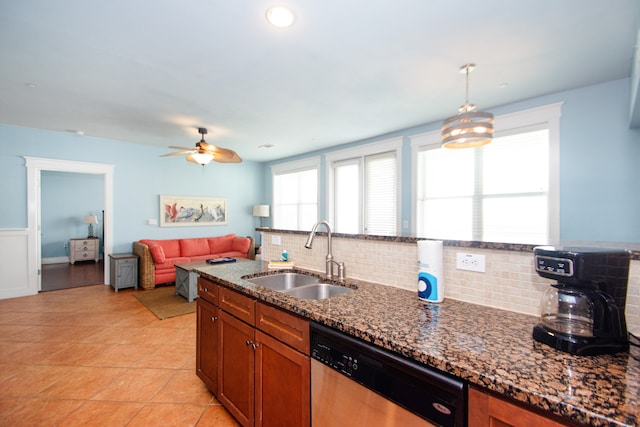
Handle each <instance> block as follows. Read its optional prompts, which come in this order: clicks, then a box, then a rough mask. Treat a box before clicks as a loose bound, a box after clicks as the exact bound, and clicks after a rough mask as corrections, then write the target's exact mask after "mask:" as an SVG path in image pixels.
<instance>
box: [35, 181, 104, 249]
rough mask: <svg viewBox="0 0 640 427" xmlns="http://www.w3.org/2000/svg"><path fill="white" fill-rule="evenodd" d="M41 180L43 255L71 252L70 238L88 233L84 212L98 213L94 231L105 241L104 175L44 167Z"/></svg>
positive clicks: (82, 236)
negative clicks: (53, 169) (103, 220)
mask: <svg viewBox="0 0 640 427" xmlns="http://www.w3.org/2000/svg"><path fill="white" fill-rule="evenodd" d="M40 181H41V186H40V189H41V190H40V193H41V197H40V200H41V208H40V211H41V214H40V216H41V221H40V224H41V231H40V235H41V242H42V258H56V257H65V256H69V249H68V248H69V247H68V244H69V239H72V238H85V237H87V236H88V234H89V228H88V225H87V224H85V223H84V216H85V215H89V214H94V215H96V216H97V217H98V221H99V224H96V225H94V232H93V234H94V236H95V237H98V238H100V239H101V241H102V210H103V209H104V177H103V176H102V175H93V174H84V173H66V172H53V171H42V176H41V180H40ZM65 244H66V245H67V246H65Z"/></svg>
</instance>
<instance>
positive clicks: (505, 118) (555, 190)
mask: <svg viewBox="0 0 640 427" xmlns="http://www.w3.org/2000/svg"><path fill="white" fill-rule="evenodd" d="M562 105H563V102H558V103H554V104H549V105H544V106H541V107H537V108H531V109H528V110H522V111H517V112H514V113H508V114H503V115H500V116H496V117H495V125H494V135H495V136H496V137H500V136H504V135H509V134H512V133H514V131H517V130H518V129H520V128H530V127H533V126H536V125H544V126H545V127H547V128H548V129H549V194H548V201H549V211H548V218H547V219H548V224H549V240H550V241H549V242H548V243H557V242H559V241H560V117H561V116H562ZM441 138H442V136H441V132H440V130H437V131H431V132H425V133H420V134H416V135H411V136H409V141H410V143H411V229H412V230H416V229H417V228H416V227H417V218H416V206H417V205H416V204H417V197H418V192H417V191H418V190H417V180H418V169H417V168H418V152H419V151H420V150H421V149H424V148H425V147H434V146H438V147H439V146H440V145H441Z"/></svg>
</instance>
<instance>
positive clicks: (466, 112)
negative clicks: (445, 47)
mask: <svg viewBox="0 0 640 427" xmlns="http://www.w3.org/2000/svg"><path fill="white" fill-rule="evenodd" d="M475 68H476V65H475V64H466V65H463V66H462V67H461V68H460V73H463V74H466V75H467V91H466V99H465V104H464V105H463V106H462V107H460V108H459V109H458V114H457V115H455V116H453V117H449V118H448V119H445V120H444V121H443V122H442V146H443V147H445V148H473V147H480V146H483V145H486V144H488V143H490V142H491V140H492V139H493V114H491V113H483V112H480V111H475V109H476V106H475V105H473V104H470V103H469V73H470V72H471V71H473V70H474V69H475Z"/></svg>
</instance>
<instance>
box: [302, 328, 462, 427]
mask: <svg viewBox="0 0 640 427" xmlns="http://www.w3.org/2000/svg"><path fill="white" fill-rule="evenodd" d="M466 400H467V386H466V384H465V383H464V382H463V381H461V380H459V379H456V378H454V377H452V376H450V375H448V374H445V373H443V372H440V371H438V370H435V369H431V368H428V367H426V366H424V365H421V364H419V363H417V362H414V361H411V360H407V359H405V358H402V357H400V356H398V355H396V354H394V353H392V352H389V351H387V350H384V349H382V348H380V347H377V346H374V345H372V344H370V343H366V342H364V341H362V340H359V339H356V338H354V337H351V336H349V335H346V334H343V333H341V332H338V331H336V330H333V329H330V328H327V327H326V326H323V325H320V324H317V323H313V322H312V323H311V420H312V425H313V426H314V427H327V426H336V427H340V426H358V425H362V426H367V427H375V426H386V427H392V426H393V427H397V426H402V427H406V426H457V427H464V426H466V424H467V403H466Z"/></svg>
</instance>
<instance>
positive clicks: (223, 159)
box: [213, 148, 242, 163]
mask: <svg viewBox="0 0 640 427" xmlns="http://www.w3.org/2000/svg"><path fill="white" fill-rule="evenodd" d="M220 150H224V152H225V154H224V155H223V156H220V155H214V156H213V160H214V161H216V162H218V163H240V162H242V157H240V156H238V154H237V153H236V152H235V151H233V150H229V149H228V148H221V149H220Z"/></svg>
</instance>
